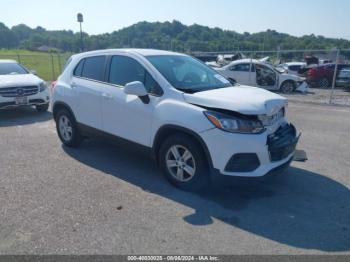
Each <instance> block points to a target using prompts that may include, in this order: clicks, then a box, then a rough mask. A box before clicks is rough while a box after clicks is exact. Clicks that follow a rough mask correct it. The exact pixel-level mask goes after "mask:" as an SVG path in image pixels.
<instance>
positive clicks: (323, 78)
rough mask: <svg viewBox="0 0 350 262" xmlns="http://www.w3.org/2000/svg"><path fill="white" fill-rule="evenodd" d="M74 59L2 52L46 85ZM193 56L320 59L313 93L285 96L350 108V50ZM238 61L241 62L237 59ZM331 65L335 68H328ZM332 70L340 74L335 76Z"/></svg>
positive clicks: (271, 60)
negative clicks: (322, 71)
mask: <svg viewBox="0 0 350 262" xmlns="http://www.w3.org/2000/svg"><path fill="white" fill-rule="evenodd" d="M71 55H72V54H70V53H35V54H26V53H25V52H23V54H22V53H10V52H0V59H13V60H17V61H18V62H19V63H21V64H23V65H24V66H25V67H26V68H28V69H29V70H35V71H36V72H37V74H38V76H39V77H41V78H43V79H44V80H46V81H52V80H55V79H57V77H58V76H59V75H60V73H61V72H62V69H63V67H64V64H65V63H66V61H67V59H68V58H69V57H70V56H71ZM190 55H193V56H195V57H197V58H199V59H201V60H203V61H206V62H208V61H214V62H217V58H218V56H219V55H221V58H222V55H226V56H227V57H229V56H230V55H231V56H233V55H236V56H237V55H238V56H239V57H242V58H246V59H250V60H251V61H253V60H254V59H256V60H261V59H265V60H266V63H270V64H272V65H274V66H278V65H280V66H281V65H283V64H286V63H290V62H305V58H310V57H311V58H312V57H316V58H317V59H318V61H317V63H318V64H319V66H321V67H325V69H324V71H325V72H324V74H320V75H319V76H317V77H316V82H315V83H314V84H313V86H312V88H310V89H309V92H307V93H304V94H302V93H298V92H294V93H293V94H283V95H284V96H286V97H288V99H289V100H296V101H306V102H315V103H322V104H324V103H326V104H339V105H348V106H350V92H349V90H350V49H344V50H338V49H330V50H275V51H254V50H253V51H222V52H191V53H190ZM239 57H238V58H239ZM235 58H236V59H237V57H235ZM219 62H220V61H219ZM226 62H227V61H226ZM228 62H229V61H228ZM327 65H329V66H330V67H331V68H327ZM332 67H333V68H332ZM332 70H333V72H334V71H335V72H337V73H336V74H334V73H332ZM289 73H292V72H289ZM304 76H307V75H304Z"/></svg>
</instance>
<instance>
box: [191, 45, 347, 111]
mask: <svg viewBox="0 0 350 262" xmlns="http://www.w3.org/2000/svg"><path fill="white" fill-rule="evenodd" d="M191 55H193V56H195V57H197V58H199V59H201V60H203V61H205V62H208V61H212V62H213V63H214V65H215V66H222V64H226V63H228V62H230V59H232V56H233V59H239V58H245V59H248V60H247V61H250V62H251V63H253V61H254V60H264V61H265V62H266V63H269V64H271V65H273V66H277V67H284V68H287V67H288V66H289V65H291V64H290V63H291V62H299V63H306V62H308V63H309V64H310V65H309V66H307V68H309V70H310V68H313V67H314V68H315V71H312V72H310V73H308V72H309V71H304V72H303V73H302V74H301V75H300V74H298V73H297V72H293V70H288V71H289V72H288V73H289V74H296V75H298V76H301V77H306V80H307V81H309V82H310V83H309V86H310V87H311V88H310V89H309V91H308V92H307V93H298V92H293V93H292V94H283V95H284V96H286V97H288V99H289V100H295V101H301V102H302V101H304V102H314V103H321V104H337V105H348V106H350V49H344V50H339V49H330V50H275V51H234V52H230V51H224V52H192V53H191ZM218 58H219V59H218ZM225 58H226V59H225ZM306 60H307V61H306ZM316 64H317V65H316ZM334 72H336V73H334ZM253 73H254V72H252V73H250V74H253ZM313 74H314V75H313ZM311 80H312V84H311Z"/></svg>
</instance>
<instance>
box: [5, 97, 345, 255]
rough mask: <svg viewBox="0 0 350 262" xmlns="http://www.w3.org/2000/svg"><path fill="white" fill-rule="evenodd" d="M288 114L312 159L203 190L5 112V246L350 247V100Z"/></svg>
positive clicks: (39, 120) (140, 250)
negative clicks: (70, 144) (181, 186)
mask: <svg viewBox="0 0 350 262" xmlns="http://www.w3.org/2000/svg"><path fill="white" fill-rule="evenodd" d="M289 118H290V120H292V121H293V122H294V123H295V124H296V126H297V127H298V129H299V130H301V132H302V133H303V136H302V138H301V141H300V144H299V149H304V150H306V152H307V154H308V157H309V161H307V162H305V163H302V162H293V163H292V166H291V168H290V169H289V170H288V171H287V172H286V173H285V174H283V175H278V176H274V177H266V178H262V179H252V180H238V179H231V180H230V181H229V182H228V183H227V185H226V187H223V188H222V190H219V191H211V190H210V191H207V192H202V193H196V194H194V193H187V192H182V191H179V190H177V189H175V188H173V187H172V186H170V185H169V184H168V183H167V182H166V181H165V180H164V179H163V177H162V176H161V174H160V172H159V171H158V169H157V167H156V166H155V164H154V163H153V162H152V161H151V160H150V159H149V158H147V157H145V156H142V155H140V154H138V153H137V152H133V151H129V150H126V149H123V148H120V147H118V146H114V145H110V144H109V143H108V142H106V141H105V142H104V141H94V140H90V141H86V142H85V143H84V144H83V145H82V147H81V148H79V149H68V148H65V147H63V146H62V145H61V143H60V141H59V140H58V138H57V134H56V131H55V126H54V122H53V121H52V119H51V114H50V113H46V114H45V113H44V114H38V113H37V112H36V111H35V110H29V109H20V110H15V111H0V152H1V155H0V211H1V212H0V221H1V223H0V254H203V253H205V254H350V190H349V189H350V187H349V186H350V177H349V170H350V164H349V159H350V150H349V148H350V139H349V138H350V137H349V130H350V108H347V107H344V108H339V107H333V106H319V105H306V104H299V103H298V104H295V103H290V106H289Z"/></svg>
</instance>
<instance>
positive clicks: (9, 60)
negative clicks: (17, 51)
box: [0, 59, 17, 64]
mask: <svg viewBox="0 0 350 262" xmlns="http://www.w3.org/2000/svg"><path fill="white" fill-rule="evenodd" d="M0 63H1V64H8V63H16V64H17V61H16V60H11V59H0Z"/></svg>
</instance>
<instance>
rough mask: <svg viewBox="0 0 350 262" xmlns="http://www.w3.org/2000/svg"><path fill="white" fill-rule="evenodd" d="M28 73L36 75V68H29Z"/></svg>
mask: <svg viewBox="0 0 350 262" xmlns="http://www.w3.org/2000/svg"><path fill="white" fill-rule="evenodd" d="M29 73H31V74H33V75H36V76H37V75H38V73H37V72H36V70H30V71H29Z"/></svg>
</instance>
